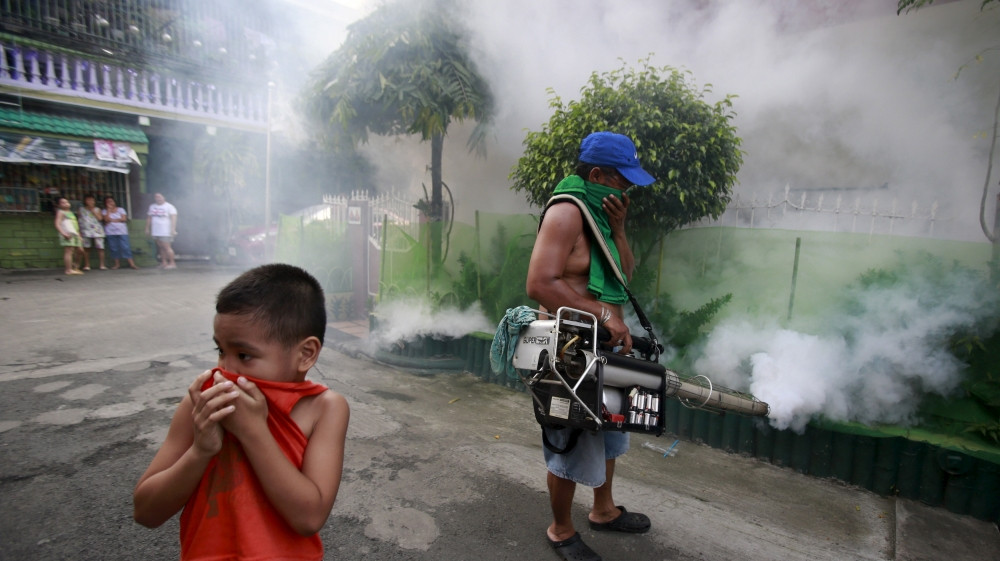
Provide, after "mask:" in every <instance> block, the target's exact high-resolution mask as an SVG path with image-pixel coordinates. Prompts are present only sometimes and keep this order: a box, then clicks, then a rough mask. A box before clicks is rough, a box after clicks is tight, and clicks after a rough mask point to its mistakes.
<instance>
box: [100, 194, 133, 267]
mask: <svg viewBox="0 0 1000 561" xmlns="http://www.w3.org/2000/svg"><path fill="white" fill-rule="evenodd" d="M101 216H102V218H103V219H104V233H105V234H106V235H107V239H108V253H110V254H111V255H110V257H111V259H113V260H114V262H115V263H114V265H112V266H111V268H112V269H117V268H118V267H120V266H121V262H120V260H121V259H128V266H129V267H132V268H133V269H138V268H139V267H136V265H135V261H132V246H131V244H130V242H129V239H128V213H126V212H125V209H123V208H121V207H119V206H118V204H117V203H116V202H115V198H114V197H111V196H107V197H104V210H103V211H102V212H101Z"/></svg>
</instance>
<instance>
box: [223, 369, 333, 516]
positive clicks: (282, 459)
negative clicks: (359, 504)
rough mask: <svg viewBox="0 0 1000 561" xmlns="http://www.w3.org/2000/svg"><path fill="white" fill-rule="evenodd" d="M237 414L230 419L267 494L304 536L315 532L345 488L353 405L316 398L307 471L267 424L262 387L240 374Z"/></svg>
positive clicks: (228, 426)
mask: <svg viewBox="0 0 1000 561" xmlns="http://www.w3.org/2000/svg"><path fill="white" fill-rule="evenodd" d="M237 383H238V385H239V388H240V390H241V395H240V399H239V403H238V404H237V410H236V412H235V413H234V414H233V415H232V416H231V417H230V418H228V419H226V421H225V422H224V426H225V428H226V430H228V431H230V432H231V433H232V434H233V435H234V436H236V438H238V439H239V441H240V444H242V445H243V450H244V452H246V455H247V459H248V460H249V462H250V465H251V466H252V467H253V470H254V473H256V474H257V479H258V480H259V481H260V483H261V486H262V487H263V489H264V494H266V495H267V498H268V499H269V500H270V501H271V504H272V505H274V507H275V509H276V510H277V511H278V512H279V513H280V514H281V516H282V518H284V519H285V521H287V522H288V524H289V525H290V526H291V527H292V528H293V529H294V530H295V531H296V532H298V533H299V534H301V535H303V536H309V535H312V534H315V533H316V532H318V531H319V530H320V528H322V527H323V524H325V523H326V519H327V518H328V517H329V516H330V510H331V509H332V508H333V503H334V501H335V500H336V498H337V492H338V490H339V489H340V479H341V475H342V472H343V467H344V442H345V440H346V437H347V425H348V421H349V420H350V409H349V407H348V405H347V400H346V399H344V397H343V396H342V395H340V394H337V393H334V392H332V391H327V392H324V393H322V394H319V395H317V396H315V397H314V398H313V399H314V402H313V403H311V404H310V407H313V408H315V411H316V422H315V425H314V426H313V429H312V432H311V434H310V435H309V443H308V444H307V445H306V451H305V456H304V458H303V463H302V471H299V469H298V468H296V467H295V465H294V464H293V463H292V462H291V461H289V459H288V457H287V456H285V453H284V452H282V450H281V448H280V447H279V445H278V443H277V442H276V441H275V440H274V437H273V436H272V435H271V431H270V429H268V427H267V402H266V400H265V399H264V395H263V394H262V393H261V392H260V390H259V389H258V388H257V386H256V385H255V384H254V383H253V382H250V381H249V380H247V379H246V378H242V377H241V378H240V379H239V380H238V382H237Z"/></svg>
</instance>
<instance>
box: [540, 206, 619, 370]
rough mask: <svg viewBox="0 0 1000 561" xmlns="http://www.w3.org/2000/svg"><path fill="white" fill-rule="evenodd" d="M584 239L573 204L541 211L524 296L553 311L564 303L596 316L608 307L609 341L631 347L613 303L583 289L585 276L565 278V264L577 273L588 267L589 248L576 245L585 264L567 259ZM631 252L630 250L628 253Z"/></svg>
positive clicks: (578, 253) (581, 222)
mask: <svg viewBox="0 0 1000 561" xmlns="http://www.w3.org/2000/svg"><path fill="white" fill-rule="evenodd" d="M582 239H586V236H585V235H584V234H583V217H582V216H581V215H580V210H579V209H578V208H577V207H576V205H571V204H557V205H554V206H552V207H551V208H549V209H548V210H547V211H546V212H545V219H544V220H542V226H541V228H540V229H539V230H538V237H537V238H536V239H535V247H534V249H532V251H531V260H530V261H529V263H528V279H527V282H526V286H525V288H526V290H527V293H528V297H529V298H531V299H532V300H535V301H536V302H538V303H539V304H540V305H541V306H543V307H544V308H545V309H547V310H550V311H553V312H554V311H555V310H557V309H559V308H560V307H562V306H568V307H571V308H576V309H578V310H583V311H585V312H589V313H591V314H593V315H594V316H595V317H597V318H598V319H600V318H601V314H602V313H603V310H602V308H609V309H611V310H612V312H614V313H613V315H612V317H611V319H610V320H608V321H607V323H605V324H604V328H605V329H607V330H608V331H609V332H611V341H612V342H616V341H619V340H621V341H622V350H621V352H622V353H623V354H627V353H628V352H630V351H631V349H632V337H631V335H630V334H629V331H628V328H627V327H626V326H625V323H624V322H623V321H622V319H621V317H620V313H621V312H620V309H619V308H618V307H617V306H609V305H607V304H602V303H601V302H598V301H597V299H596V298H595V297H594V296H593V295H592V294H590V293H589V292H587V289H586V284H587V283H586V277H582V276H581V277H580V278H578V279H577V280H578V283H577V284H578V285H581V286H576V287H575V286H574V285H573V284H570V282H569V281H568V279H567V268H568V267H569V268H570V269H573V268H579V269H580V274H582V275H588V276H589V270H590V252H589V249H587V251H585V252H584V251H580V250H581V249H583V248H578V251H577V255H576V256H575V258H576V259H580V258H581V255H585V256H586V257H585V259H586V264H585V266H583V267H580V265H581V264H582V263H571V262H570V256H571V254H572V253H573V249H574V247H575V246H576V245H577V243H578V240H582ZM630 254H631V253H630Z"/></svg>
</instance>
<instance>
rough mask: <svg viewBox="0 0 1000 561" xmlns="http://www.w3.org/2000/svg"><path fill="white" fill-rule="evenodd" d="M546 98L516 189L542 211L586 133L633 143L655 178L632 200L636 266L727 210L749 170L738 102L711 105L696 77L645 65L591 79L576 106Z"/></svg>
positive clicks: (706, 88)
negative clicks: (678, 232) (545, 112)
mask: <svg viewBox="0 0 1000 561" xmlns="http://www.w3.org/2000/svg"><path fill="white" fill-rule="evenodd" d="M548 92H549V95H550V104H549V105H550V107H551V108H552V110H553V114H552V117H551V118H550V119H549V121H548V123H544V124H543V125H542V127H541V130H540V131H532V132H529V133H528V134H527V135H526V136H525V139H524V142H523V145H524V147H525V151H524V154H523V155H522V157H521V158H520V160H519V161H518V163H517V166H516V167H515V168H514V169H513V170H512V172H511V174H510V178H511V179H512V181H513V184H512V186H511V188H512V189H513V190H515V191H521V192H524V194H525V197H526V198H527V200H528V201H529V202H530V203H532V204H535V205H537V206H542V205H544V203H545V201H547V200H548V198H549V196H550V195H551V193H552V190H553V189H554V188H555V186H556V184H557V183H558V182H559V181H560V180H561V179H562V178H563V177H565V176H566V175H567V174H569V173H572V170H573V167H574V166H575V164H576V155H577V153H578V149H579V145H580V141H581V140H582V139H583V138H584V137H585V136H586V135H587V134H589V133H590V132H593V131H597V130H611V131H614V132H618V133H622V134H626V135H628V136H629V137H631V138H632V140H633V141H634V142H635V144H636V147H637V149H638V151H639V160H640V161H641V162H642V167H643V168H644V169H646V171H648V172H650V173H651V174H652V175H653V176H654V177H656V178H657V182H656V183H654V184H653V185H651V186H649V187H643V188H640V189H636V190H633V191H632V192H631V193H634V195H631V196H632V205H631V206H630V207H629V222H628V225H629V229H630V231H629V236H630V239H632V240H634V243H636V244H637V245H636V247H637V249H638V251H637V255H638V256H640V258H641V257H642V256H644V255H645V254H648V252H649V250H650V249H651V248H652V245H653V244H654V243H655V242H656V241H657V240H659V238H660V237H662V236H663V235H666V234H667V233H668V232H669V231H671V230H673V229H676V228H678V227H680V226H682V225H684V224H687V223H689V222H692V221H695V220H698V219H700V218H703V217H705V216H718V215H719V214H720V213H721V212H722V211H723V210H724V209H725V205H726V204H727V203H728V201H729V197H730V193H731V190H732V187H733V185H734V184H735V182H736V172H737V171H738V170H739V168H740V166H741V165H742V163H743V153H742V152H741V151H740V148H739V147H740V139H739V137H738V136H736V129H735V127H733V126H732V125H731V119H732V118H733V117H734V116H735V113H734V112H733V111H732V106H733V103H732V99H734V97H735V96H731V95H729V96H725V97H724V98H722V99H721V100H719V101H715V102H713V103H709V102H708V101H706V99H705V98H706V96H707V95H708V94H710V93H711V87H710V86H708V85H706V86H704V87H702V88H700V89H699V88H697V87H696V86H695V85H694V84H693V82H692V79H691V74H690V72H688V71H681V70H677V69H675V68H672V67H669V66H664V67H654V66H652V65H650V62H649V59H648V58H647V59H644V60H640V61H639V63H638V65H637V66H636V67H631V66H628V65H626V64H625V63H624V62H623V63H622V66H621V67H620V68H618V69H615V70H612V71H609V72H605V73H600V74H599V73H596V72H595V73H593V74H591V76H590V78H589V80H588V81H587V85H586V86H584V87H583V88H582V89H581V90H580V97H579V99H578V100H572V101H569V102H564V101H563V100H562V98H560V97H558V96H557V95H556V94H555V92H554V91H553V90H551V89H549V90H548Z"/></svg>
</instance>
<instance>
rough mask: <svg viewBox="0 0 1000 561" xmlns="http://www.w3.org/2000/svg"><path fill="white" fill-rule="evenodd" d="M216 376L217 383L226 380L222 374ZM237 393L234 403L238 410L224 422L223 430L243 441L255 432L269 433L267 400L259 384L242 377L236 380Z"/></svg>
mask: <svg viewBox="0 0 1000 561" xmlns="http://www.w3.org/2000/svg"><path fill="white" fill-rule="evenodd" d="M215 376H216V383H219V380H226V379H225V378H224V377H222V375H221V374H216V375H215ZM226 381H227V382H228V380H226ZM229 383H230V384H232V382H229ZM235 393H236V394H237V396H238V397H237V398H236V400H235V401H234V402H233V404H234V405H235V406H236V410H235V411H233V413H232V414H231V415H227V416H226V417H225V418H224V419H223V420H222V426H223V428H225V429H226V430H227V431H229V432H231V433H232V434H233V436H235V437H236V438H237V439H239V440H241V441H242V440H244V439H245V438H247V437H250V436H252V435H253V434H255V433H254V431H263V432H268V431H269V429H268V428H267V399H266V398H265V397H264V394H263V392H261V391H260V388H258V387H257V384H254V383H253V382H251V381H250V380H247V379H246V378H244V377H243V376H240V377H239V378H237V379H236V388H235Z"/></svg>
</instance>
